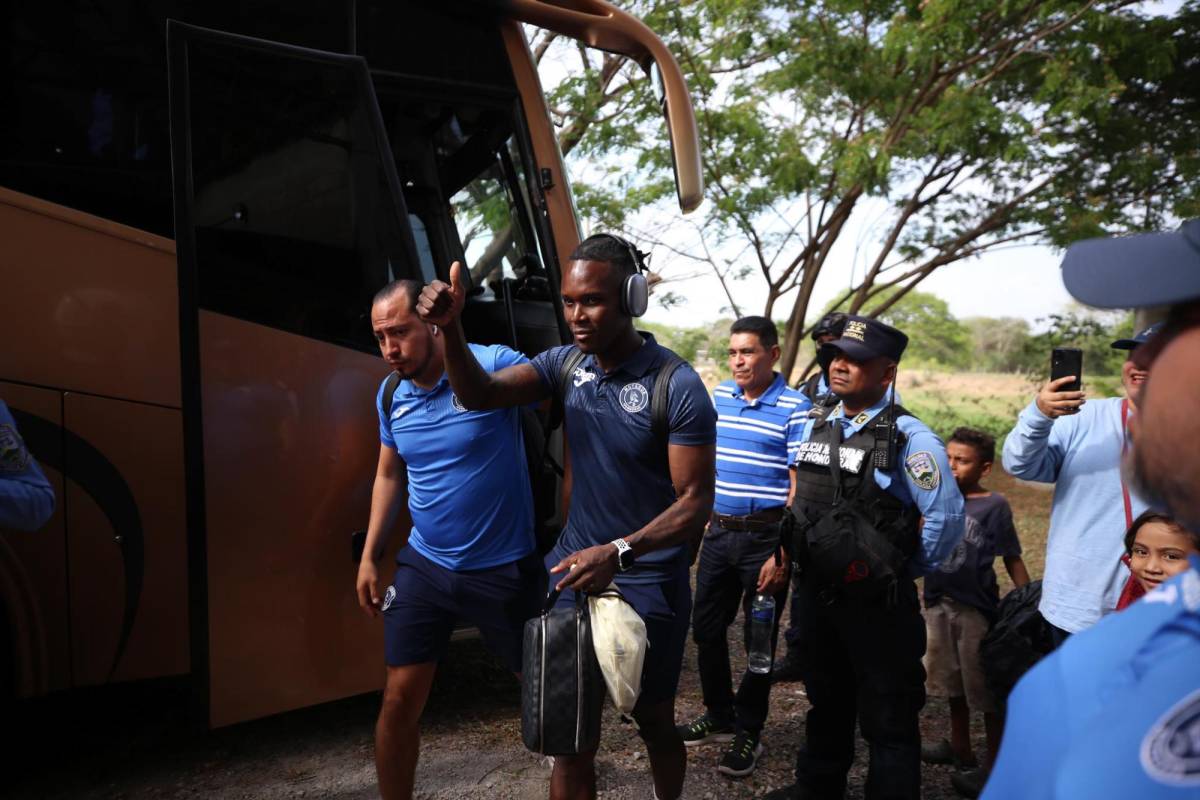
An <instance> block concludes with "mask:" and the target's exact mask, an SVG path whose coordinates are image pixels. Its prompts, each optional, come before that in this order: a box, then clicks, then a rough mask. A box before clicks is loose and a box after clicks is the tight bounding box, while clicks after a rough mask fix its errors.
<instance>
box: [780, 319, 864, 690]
mask: <svg viewBox="0 0 1200 800" xmlns="http://www.w3.org/2000/svg"><path fill="white" fill-rule="evenodd" d="M845 327H846V315H845V314H843V313H842V312H841V311H830V312H829V313H828V314H826V315H825V316H823V317H821V319H820V321H819V322H817V325H816V327H814V328H813V330H812V340H813V345H814V346H815V347H816V348H817V351H818V352H820V349H821V345H823V344H826V343H827V342H832V341H833V340H835V339H837V338H839V337H841V335H842V329H843V328H845ZM796 388H797V389H798V390H799V391H800V393H801V394H803V395H804V396H805V397H806V398H808V401H809V403H810V404H812V405H813V406H816V407H818V408H821V407H824V406H827V405H835V404H836V403H837V401H838V398H837V395H835V394H834V393H833V392H831V391H829V375H828V372H827V370H826V369H825V368H824V367H822V368H820V369H818V370H817V371H816V372H814V373H813V374H812V375H809V376H808V378H807V379H806V380H805V381H804V382H803V383H801V384H800V385H799V386H797V387H796ZM797 574H798V573H797ZM796 596H797V595H796V592H795V591H794V590H793V592H792V611H791V614H790V615H789V618H788V627H787V630H785V631H784V632H783V640H784V641H785V642H787V650H786V651H785V652H784V655H783V658H780V659H778V660H777V661H776V662H775V668H774V669H772V670H771V680H772V681H773V682H776V683H784V682H790V681H798V680H800V647H799V645H798V642H799V639H800V629H799V628H798V627H796V620H797V619H798V618H799V616H800V614H799V612H797V610H796Z"/></svg>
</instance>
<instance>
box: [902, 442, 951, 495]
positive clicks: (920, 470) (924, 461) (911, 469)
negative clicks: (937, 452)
mask: <svg viewBox="0 0 1200 800" xmlns="http://www.w3.org/2000/svg"><path fill="white" fill-rule="evenodd" d="M904 470H905V472H907V473H908V477H910V478H912V482H913V483H915V484H916V485H917V487H918V488H920V489H926V490H929V489H936V488H937V487H938V484H940V483H941V482H942V473H941V470H939V469H938V465H937V460H936V459H934V457H933V453H931V452H929V451H928V450H922V451H921V452H919V453H913V454H912V455H911V456H909V457H908V458H907V459H905V460H904Z"/></svg>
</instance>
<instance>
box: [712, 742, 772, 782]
mask: <svg viewBox="0 0 1200 800" xmlns="http://www.w3.org/2000/svg"><path fill="white" fill-rule="evenodd" d="M762 752H763V745H762V742H761V741H759V738H758V734H756V733H748V732H746V731H738V733H737V736H734V737H733V743H732V744H730V745H729V749H728V750H726V751H725V755H723V756H722V757H721V763H720V764H719V765H717V772H720V773H721V774H722V775H728V776H729V777H731V778H744V777H746V776H747V775H749V774H750V773H751V772H754V766H755V765H756V764H757V763H758V757H759V756H761V755H762Z"/></svg>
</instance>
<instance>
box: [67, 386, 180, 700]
mask: <svg viewBox="0 0 1200 800" xmlns="http://www.w3.org/2000/svg"><path fill="white" fill-rule="evenodd" d="M63 409H64V413H63V418H64V422H65V426H64V427H65V428H66V430H67V431H69V433H70V435H69V436H68V438H67V444H66V462H67V469H68V474H70V475H71V478H72V479H71V480H70V481H68V482H67V487H66V496H65V507H66V509H67V530H68V548H69V570H68V572H69V574H70V596H71V655H72V659H71V660H72V668H73V674H74V685H75V686H92V685H99V684H103V683H107V682H109V681H110V680H111V681H128V680H140V679H144V678H156V677H162V676H169V675H183V674H186V673H187V672H188V670H189V667H190V662H189V656H188V607H187V585H188V584H187V581H188V573H187V542H186V530H187V526H186V519H185V507H184V494H183V487H184V483H183V435H182V424H183V423H182V418H181V415H180V412H179V411H178V410H177V409H172V408H161V407H158V406H152V405H147V404H143V403H131V402H128V401H125V400H114V399H110V398H106V397H94V396H91V395H84V394H79V393H76V392H67V393H66V394H65V396H64V398H63ZM96 453H99V454H100V455H101V457H102V459H103V461H104V462H107V465H104V464H97V463H96V461H95V459H96ZM118 482H119V483H118ZM120 484H123V485H120ZM126 493H127V494H126ZM122 496H125V497H127V498H128V499H129V500H130V501H131V502H120V499H119V498H121V497H122Z"/></svg>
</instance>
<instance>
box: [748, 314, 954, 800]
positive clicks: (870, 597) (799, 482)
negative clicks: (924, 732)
mask: <svg viewBox="0 0 1200 800" xmlns="http://www.w3.org/2000/svg"><path fill="white" fill-rule="evenodd" d="M907 344H908V337H907V336H905V335H904V334H903V333H901V332H900V331H898V330H896V329H895V328H892V327H890V326H888V325H884V324H882V323H880V322H877V321H875V320H872V319H867V318H864V317H859V316H848V317H847V318H846V326H845V329H844V331H843V332H842V336H841V337H840V338H838V339H836V340H834V341H832V342H829V343H827V344H825V345H823V346H822V347H821V350H820V352H819V356H818V357H819V359H820V361H821V362H822V367H823V368H825V369H827V370H828V372H829V383H830V388H831V389H832V391H833V393H834V394H836V395H837V396H838V398H839V401H840V402H839V403H838V404H837V405H836V406H833V407H831V408H828V409H827V410H826V411H825V412H824V413H822V414H819V415H818V416H817V417H815V418H812V419H811V420H810V421H809V422H808V423H807V425H806V428H805V431H804V433H803V434H802V436H801V444H800V446H799V450H798V452H797V456H796V460H795V463H794V464H793V469H795V470H796V489H795V499H794V501H793V504H792V512H793V515H794V516H795V518H796V532H795V548H796V562H797V565H798V566H799V568H800V569H801V573H800V577H799V579H798V581H797V590H798V593H799V597H798V598H797V610H798V611H799V620H798V624H799V627H800V642H799V646H800V648H801V649H800V655H801V670H802V673H803V679H804V682H805V688H806V690H807V692H808V698H809V701H810V702H811V703H812V708H811V710H810V711H809V712H808V718H807V737H806V741H805V743H804V745H803V746H802V747H801V748H800V751H799V753H798V754H797V758H796V784H795V785H794V786H792V787H789V788H787V789H784V790H780V791H778V792H776V793H773V794H772V795H770V796H771V797H773V798H790V797H801V798H841V797H842V796H843V794H844V793H845V789H846V774H847V771H848V770H849V768H850V764H851V762H852V761H853V759H854V729H855V722H856V721H857V722H858V724H859V726H860V727H861V729H862V733H863V737H864V738H865V739H866V740H867V743H868V744H869V746H870V754H871V755H870V766H869V771H868V775H867V782H866V787H865V796H866V798H868V800H876V798H885V797H887V798H890V797H895V798H916V797H918V796H919V794H920V784H921V771H920V733H919V731H918V728H917V717H918V714H919V712H920V710H921V707H922V706H923V705H924V702H925V671H924V669H923V668H922V666H921V656H922V655H923V654H924V652H925V625H924V623H923V622H922V620H921V609H920V605H919V603H918V601H917V591H916V585H915V583H914V579H915V578H916V577H917V576H919V575H922V574H924V573H927V572H929V571H930V570H932V569H933V568H935V567H936V566H937V565H938V564H939V563H940V562H941V560H942V559H943V558H944V557H945V556H946V555H947V554H948V553H949V552H950V551H951V550H952V549H953V547H954V545H955V544H957V542H958V540H959V539H960V538H962V534H963V499H962V495H961V494H960V493H959V491H958V487H957V486H956V485H955V482H954V479H953V477H952V475H951V472H950V467H949V464H948V462H947V460H946V451H945V447H944V446H943V445H942V442H941V440H940V439H938V437H937V436H936V435H935V434H934V433H933V432H932V431H930V430H929V428H928V427H926V426H925V424H924V423H922V422H921V421H920V420H918V419H916V418H915V417H913V416H912V415H911V414H909V413H908V412H907V411H906V410H905V409H904V408H903V407H901V406H898V405H896V403H895V398H894V393H892V392H889V391H888V389H889V387H890V386H891V385H892V384H893V383H894V382H895V379H896V367H897V364H898V362H899V360H900V356H901V354H902V353H903V352H904V348H905V346H906V345H907ZM831 463H832V464H834V465H837V467H838V469H836V470H833V469H831V466H830V465H831ZM922 517H923V518H924V525H923V527H922V526H921V524H920V520H921V518H922ZM839 553H840V555H839ZM889 575H890V576H891V577H890V578H889Z"/></svg>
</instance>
